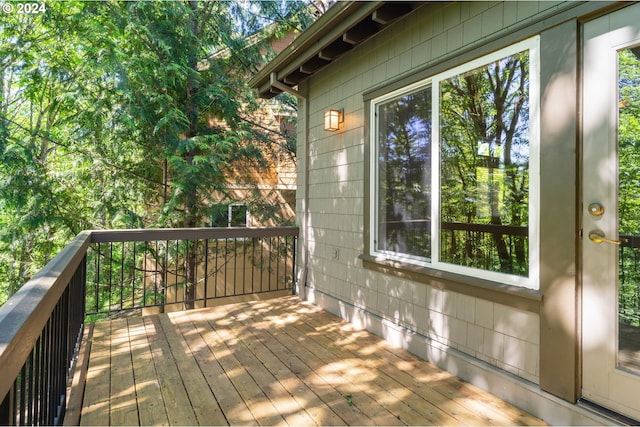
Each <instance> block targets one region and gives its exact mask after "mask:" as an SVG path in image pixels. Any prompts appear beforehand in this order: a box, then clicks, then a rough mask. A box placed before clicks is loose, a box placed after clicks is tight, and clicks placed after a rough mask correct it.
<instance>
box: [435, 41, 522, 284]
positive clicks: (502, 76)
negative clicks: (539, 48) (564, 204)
mask: <svg viewBox="0 0 640 427" xmlns="http://www.w3.org/2000/svg"><path fill="white" fill-rule="evenodd" d="M528 68H529V61H528V53H527V52H522V53H519V54H516V55H512V56H509V57H506V58H504V59H502V60H499V61H496V62H494V63H492V64H489V65H487V66H484V67H481V68H477V69H474V70H472V71H469V72H467V73H465V74H461V75H458V76H454V77H451V78H449V79H446V80H443V81H442V82H441V84H440V150H441V154H440V155H441V163H440V164H441V166H440V168H441V170H440V173H441V181H440V185H441V188H440V191H441V221H442V229H441V235H440V236H441V237H440V239H441V245H440V246H441V248H440V251H441V260H442V261H443V262H449V263H454V264H458V265H464V266H468V267H475V268H482V269H486V270H491V271H499V272H503V273H512V274H518V275H522V276H526V275H527V274H528V251H527V246H528V237H527V234H528V233H527V226H528V203H529V198H528V192H529V173H528V166H529V137H528V135H529V102H528V101H529V73H528ZM453 224H456V225H453ZM472 225H475V226H472ZM478 225H480V226H478Z"/></svg>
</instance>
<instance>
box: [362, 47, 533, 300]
mask: <svg viewBox="0 0 640 427" xmlns="http://www.w3.org/2000/svg"><path fill="white" fill-rule="evenodd" d="M525 50H528V51H529V218H528V231H529V236H528V242H529V247H528V253H529V276H528V277H522V276H517V275H513V274H506V273H499V272H494V271H487V270H481V269H478V268H472V267H464V266H459V265H455V264H450V263H446V262H441V261H439V256H440V233H439V232H438V231H439V229H440V173H439V170H440V129H439V125H440V123H439V121H440V119H439V117H440V104H439V101H440V99H439V97H440V95H439V93H440V91H439V90H438V88H439V85H440V82H441V81H442V80H445V79H447V78H449V77H452V76H455V75H458V74H462V73H464V72H466V71H470V70H473V69H476V68H479V67H481V66H483V65H487V64H489V63H492V62H494V61H497V60H499V59H502V58H505V57H507V56H509V55H513V54H516V53H518V52H522V51H525ZM429 85H431V94H432V105H431V108H432V112H431V117H432V132H433V133H432V136H431V162H432V163H431V168H432V169H431V170H432V173H431V256H432V258H431V259H427V258H422V257H417V256H411V255H403V254H398V253H395V252H391V251H380V250H377V249H376V247H377V246H376V239H377V236H378V220H379V209H378V200H379V192H378V180H379V172H378V167H377V166H378V150H379V147H378V141H377V139H378V124H379V120H378V117H377V114H376V109H377V107H378V105H380V104H381V103H382V102H385V101H388V100H390V99H393V98H396V97H399V96H402V95H406V94H409V93H411V92H415V91H417V90H419V89H421V88H424V87H426V86H429ZM540 91H541V87H540V37H539V36H535V37H532V38H530V39H527V40H524V41H522V42H519V43H516V44H513V45H510V46H508V47H506V48H504V49H501V50H498V51H495V52H493V53H490V54H488V55H485V56H483V57H481V58H477V59H475V60H473V61H470V62H467V63H465V64H462V65H460V66H457V67H454V68H451V69H449V70H446V71H444V72H441V73H438V74H436V75H434V76H432V77H430V78H428V79H425V80H421V81H419V82H416V83H414V84H411V85H408V86H406V87H403V88H401V89H398V90H395V91H393V92H390V93H388V94H385V95H382V96H380V97H377V98H375V99H372V100H371V107H370V108H371V114H370V123H369V126H370V129H371V132H370V146H371V150H370V159H369V162H370V165H371V168H370V170H371V171H372V173H371V177H370V188H369V190H370V192H369V194H370V195H371V197H370V206H369V209H370V210H369V212H370V224H369V230H370V233H369V235H370V241H369V251H370V255H372V256H374V257H382V258H384V259H388V260H393V261H399V262H406V263H410V264H414V265H417V266H422V267H428V268H433V269H437V270H441V271H447V272H451V273H457V274H462V275H465V276H471V277H477V278H481V279H485V280H489V281H493V282H497V283H504V284H510V285H515V286H521V287H525V288H529V289H535V290H537V289H539V288H540V283H539V282H540V249H539V248H540V211H539V208H540Z"/></svg>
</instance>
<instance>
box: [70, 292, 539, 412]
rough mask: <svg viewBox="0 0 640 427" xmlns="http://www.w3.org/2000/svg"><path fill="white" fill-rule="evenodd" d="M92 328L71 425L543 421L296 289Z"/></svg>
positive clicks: (97, 325)
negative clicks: (293, 293)
mask: <svg viewBox="0 0 640 427" xmlns="http://www.w3.org/2000/svg"><path fill="white" fill-rule="evenodd" d="M92 335H93V336H92V338H91V339H90V342H91V350H90V356H89V363H88V370H87V371H86V387H85V392H84V400H83V403H82V408H81V419H80V424H81V425H436V424H437V425H541V424H544V423H543V422H542V421H541V420H539V419H537V418H535V417H533V416H531V415H529V414H527V413H525V412H523V411H521V410H519V409H517V408H515V407H513V406H511V405H509V404H507V403H505V402H503V401H502V400H500V399H498V398H496V397H494V396H492V395H491V394H488V393H486V392H484V391H481V390H480V389H478V388H476V387H474V386H472V385H470V384H468V383H465V382H463V381H462V380H460V379H459V378H457V377H455V376H452V375H451V374H449V373H447V372H444V371H442V370H439V369H437V368H436V367H434V366H433V365H431V364H429V363H427V362H424V361H422V360H420V359H419V358H417V357H415V356H413V355H411V354H409V353H408V352H406V351H403V350H398V349H396V348H392V347H391V346H390V345H388V344H387V343H385V342H384V341H382V340H380V339H379V338H377V337H375V336H373V335H371V334H369V333H367V332H363V331H359V330H356V329H355V328H354V327H353V326H351V325H350V324H348V323H345V322H343V321H342V320H340V319H339V318H337V317H335V316H333V315H331V314H329V313H327V312H325V311H323V310H321V309H319V308H317V307H315V306H313V305H310V304H307V303H304V302H301V301H300V300H299V299H297V298H296V297H286V298H278V299H274V300H268V301H257V302H249V303H240V304H232V305H227V306H221V307H216V308H208V309H200V310H192V311H187V312H179V313H171V314H162V315H154V316H148V317H132V318H126V319H118V320H113V321H108V322H99V323H96V324H95V327H94V328H93V334H92ZM80 389H82V387H78V386H76V387H75V389H74V390H73V392H72V400H73V396H77V392H78V390H80ZM78 409H79V408H78ZM71 412H73V408H72V407H70V413H71Z"/></svg>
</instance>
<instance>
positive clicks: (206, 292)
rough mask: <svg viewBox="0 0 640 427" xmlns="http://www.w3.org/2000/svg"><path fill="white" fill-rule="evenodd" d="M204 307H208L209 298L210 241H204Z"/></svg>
mask: <svg viewBox="0 0 640 427" xmlns="http://www.w3.org/2000/svg"><path fill="white" fill-rule="evenodd" d="M202 279H203V280H204V306H205V307H207V305H208V297H209V289H208V287H209V239H204V277H203V278H202Z"/></svg>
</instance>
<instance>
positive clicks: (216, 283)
mask: <svg viewBox="0 0 640 427" xmlns="http://www.w3.org/2000/svg"><path fill="white" fill-rule="evenodd" d="M219 257H220V239H216V262H215V264H216V265H215V269H214V271H215V275H214V276H213V282H214V283H213V285H214V287H213V297H214V298H217V297H218V272H219V270H218V258H219Z"/></svg>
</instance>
